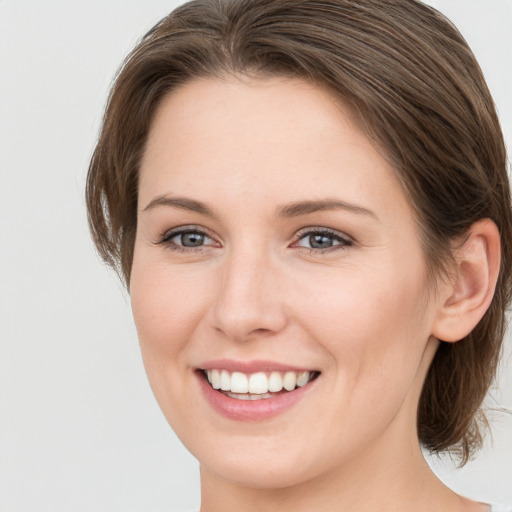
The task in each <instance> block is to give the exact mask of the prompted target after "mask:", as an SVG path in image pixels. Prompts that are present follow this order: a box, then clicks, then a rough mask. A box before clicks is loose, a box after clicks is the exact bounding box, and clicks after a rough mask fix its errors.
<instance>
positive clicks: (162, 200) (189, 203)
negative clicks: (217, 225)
mask: <svg viewBox="0 0 512 512" xmlns="http://www.w3.org/2000/svg"><path fill="white" fill-rule="evenodd" d="M157 206H171V207H173V208H178V209H179V210H187V211H191V212H196V213H200V214H201V215H206V216H207V217H211V218H215V215H214V213H213V212H212V211H211V210H210V208H208V207H207V206H206V205H205V204H204V203H201V202H200V201H196V200H195V199H189V198H188V197H169V196H166V195H162V196H157V197H155V198H154V199H152V200H151V201H150V202H149V204H148V205H147V206H146V207H145V208H144V210H143V211H144V212H146V211H148V210H152V209H153V208H156V207H157Z"/></svg>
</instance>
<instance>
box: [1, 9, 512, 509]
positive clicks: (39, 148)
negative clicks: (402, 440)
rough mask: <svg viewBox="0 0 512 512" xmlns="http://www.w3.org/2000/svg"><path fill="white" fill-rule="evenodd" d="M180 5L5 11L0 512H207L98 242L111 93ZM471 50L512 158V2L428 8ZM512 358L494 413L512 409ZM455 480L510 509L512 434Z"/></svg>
mask: <svg viewBox="0 0 512 512" xmlns="http://www.w3.org/2000/svg"><path fill="white" fill-rule="evenodd" d="M178 3H179V2H176V1H167V2H165V1H161V0H151V1H147V0H146V1H144V2H143V1H142V0H140V1H137V2H135V1H129V0H123V1H114V0H111V1H105V0H102V1H90V0H89V1H87V2H85V1H80V2H77V1H75V2H70V1H68V2H64V1H61V2H57V1H22V0H18V1H15V0H10V1H9V0H3V1H2V0H0V171H1V175H0V457H1V458H0V511H1V512H50V511H51V512H86V511H87V512H93V511H105V512H116V511H123V512H132V511H133V512H135V511H141V510H144V511H145V512H156V511H167V512H171V511H173V510H183V509H191V508H194V507H196V506H197V505H198V504H199V485H198V471H197V463H196V462H195V461H194V460H193V459H192V457H191V456H190V455H189V454H188V453H187V452H186V450H185V449H184V448H183V446H182V445H181V444H180V442H179V441H178V440H177V439H176V437H175V436H174V434H173V433H172V431H171V429H170V428H169V427H168V426H167V424H166V422H165V420H164V418H163V416H162V414H161V413H160V411H159V409H158V407H157V405H156V402H155V400H154V398H153V397H152V395H151V392H150V390H149V386H148V384H147V382H146V377H145V374H144V370H143V367H142V363H141V360H140V355H139V350H138V345H137V340H136V335H135V330H134V328H133V325H132V320H131V315H130V308H129V298H128V296H127V295H126V294H125V293H124V292H123V290H122V287H121V285H120V284H119V283H118V282H117V280H116V277H115V276H114V275H112V274H111V273H109V272H108V271H107V270H105V269H104V268H103V266H102V265H101V264H100V263H99V260H98V258H97V257H96V255H95V253H94V251H93V248H92V244H91V242H90V241H89V236H88V231H87V225H86V217H85V208H84V200H83V189H84V179H85V175H86V170H87V165H88V159H89V157H90V155H91V152H92V148H93V146H94V141H95V138H96V136H97V133H98V128H99V120H100V116H101V112H102V109H103V105H104V101H105V98H106V94H107V90H108V86H109V83H110V80H111V78H112V76H113V75H114V72H115V70H116V68H117V66H118V65H119V63H120V62H121V60H122V58H123V57H124V56H125V55H126V53H127V52H128V51H129V50H130V49H131V48H132V46H133V45H134V44H135V42H136V40H137V38H138V37H139V36H140V35H142V34H143V33H144V32H145V31H146V30H147V29H149V28H150V27H151V26H152V25H153V24H154V23H155V22H156V21H158V20H159V19H160V18H161V17H162V16H164V15H165V14H167V13H168V12H169V11H170V10H172V8H173V7H174V6H175V5H177V4H178ZM431 3H432V4H434V5H435V6H437V7H438V8H439V9H440V10H441V11H443V12H445V13H446V14H447V15H448V16H449V17H450V18H451V19H452V20H453V21H454V22H455V23H456V25H457V26H458V27H459V28H460V29H461V31H462V32H463V34H464V35H465V36H466V38H467V40H468V41H469V43H470V45H471V46H472V47H473V50H474V51H475V53H476V55H477V57H478V58H479V60H480V62H481V65H482V67H483V70H484V73H485V75H486V77H487V79H488V82H489V85H490V88H491V91H492V92H493V95H494V97H495V100H496V103H497V106H498V109H499V112H500V116H501V120H502V124H503V128H504V131H505V135H506V138H507V142H508V145H509V148H512V92H511V91H512V66H511V64H512V62H511V61H512V30H511V28H512V0H487V1H484V0H473V1H471V0H437V1H434V0H432V2H431ZM510 345H511V343H510V342H508V348H507V354H506V356H505V358H504V364H503V369H502V378H501V381H500V382H499V383H498V386H497V387H498V389H499V390H498V391H496V392H494V398H492V399H491V400H490V401H489V402H490V404H491V405H493V406H496V405H502V406H507V407H511V404H512V363H511V360H512V358H511V350H510ZM493 428H494V432H495V434H494V446H491V445H490V443H488V446H487V447H486V449H485V451H484V452H483V453H482V454H481V455H480V456H479V458H478V459H477V460H476V461H474V462H473V463H471V464H470V465H468V466H467V467H466V468H464V469H463V470H462V471H459V472H455V471H454V470H453V468H452V467H451V464H450V462H449V461H437V460H433V461H432V464H433V465H434V466H435V467H436V470H437V471H438V472H439V473H440V474H441V475H442V477H443V478H444V479H445V480H446V481H447V482H449V483H450V485H452V486H453V487H454V488H456V489H457V490H458V491H459V492H462V493H464V494H466V495H469V496H472V497H474V498H476V499H481V500H487V501H488V500H492V501H501V502H509V503H512V485H510V484H511V483H512V435H511V434H512V418H511V417H510V416H507V415H505V414H495V415H494V416H493Z"/></svg>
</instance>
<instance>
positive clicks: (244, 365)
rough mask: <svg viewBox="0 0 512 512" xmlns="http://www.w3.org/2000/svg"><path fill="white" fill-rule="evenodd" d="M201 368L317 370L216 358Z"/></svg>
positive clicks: (243, 371) (270, 370)
mask: <svg viewBox="0 0 512 512" xmlns="http://www.w3.org/2000/svg"><path fill="white" fill-rule="evenodd" d="M198 369H200V370H215V369H217V370H228V371H230V372H241V373H246V374H251V373H257V372H308V371H309V372H310V371H315V369H314V368H311V367H303V366H293V365H289V364H283V363H278V362H275V361H265V360H253V361H235V360H233V359H215V360H211V361H205V362H204V363H202V364H201V365H200V366H198Z"/></svg>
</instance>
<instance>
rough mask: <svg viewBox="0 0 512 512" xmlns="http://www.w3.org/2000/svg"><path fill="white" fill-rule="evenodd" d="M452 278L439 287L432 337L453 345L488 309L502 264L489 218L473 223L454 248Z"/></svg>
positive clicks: (498, 236) (494, 225)
mask: <svg viewBox="0 0 512 512" xmlns="http://www.w3.org/2000/svg"><path fill="white" fill-rule="evenodd" d="M453 256H454V259H455V272H454V278H453V279H450V281H449V282H446V283H442V284H441V285H440V295H439V309H438V311H437V313H438V314H437V316H436V318H435V321H434V326H433V331H432V335H433V336H435V337H436V338H437V339H439V340H441V341H447V342H455V341H458V340H460V339H462V338H464V337H465V336H467V335H468V334H469V333H470V332H471V331H472V330H473V329H474V328H475V326H476V325H477V324H478V322H479V321H480V320H481V318H482V317H483V316H484V314H485V312H486V311H487V308H488V307H489V305H490V303H491V300H492V297H493V295H494V290H495V287H496V281H497V279H498V273H499V269H500V262H501V245H500V234H499V231H498V228H497V227H496V224H494V222H493V221H492V220H490V219H483V220H480V221H478V222H475V224H473V225H472V226H471V229H470V230H469V232H468V233H467V235H466V237H465V238H464V241H463V243H462V244H461V245H460V246H456V247H455V248H454V249H453Z"/></svg>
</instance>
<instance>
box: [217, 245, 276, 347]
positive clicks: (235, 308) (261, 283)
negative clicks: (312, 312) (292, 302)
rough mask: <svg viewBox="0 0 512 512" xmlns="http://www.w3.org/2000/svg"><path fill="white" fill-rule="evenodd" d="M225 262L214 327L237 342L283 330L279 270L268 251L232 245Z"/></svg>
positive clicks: (250, 246) (251, 246) (249, 246)
mask: <svg viewBox="0 0 512 512" xmlns="http://www.w3.org/2000/svg"><path fill="white" fill-rule="evenodd" d="M223 265H224V268H223V272H222V276H221V279H220V283H219V289H218V293H217V296H216V301H215V307H214V311H213V325H214V327H215V328H216V329H218V330H220V331H222V332H223V333H224V334H225V335H226V336H228V337H229V338H232V339H234V340H237V341H244V340H246V339H248V338H250V337H251V336H255V335H256V334H260V335H261V334H270V333H273V332H278V331H279V330H281V329H282V328H283V327H284V325H285V323H286V318H285V314H284V310H283V307H282V306H283V305H282V304H281V303H280V302H281V301H280V297H279V295H278V290H279V287H278V282H277V281H278V280H279V277H278V272H277V271H276V269H275V264H274V263H273V261H272V258H271V257H270V255H269V254H268V251H266V250H265V249H264V248H262V247H258V248H255V247H254V245H253V244H247V245H246V246H242V247H238V248H233V249H232V250H231V251H230V253H229V255H227V257H226V259H225V261H224V263H223Z"/></svg>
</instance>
